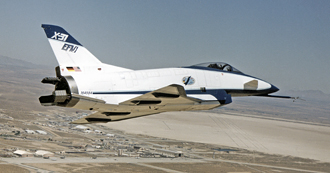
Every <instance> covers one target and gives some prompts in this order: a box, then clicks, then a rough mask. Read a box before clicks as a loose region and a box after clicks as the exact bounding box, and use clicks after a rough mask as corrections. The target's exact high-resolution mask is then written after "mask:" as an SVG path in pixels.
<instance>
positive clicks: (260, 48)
mask: <svg viewBox="0 0 330 173" xmlns="http://www.w3.org/2000/svg"><path fill="white" fill-rule="evenodd" d="M0 23H1V24H0V32H1V34H0V55H4V56H9V57H11V58H16V59H22V60H26V61H29V62H32V63H35V64H41V65H49V66H54V67H55V66H56V65H57V61H56V60H55V56H54V54H53V52H52V50H51V48H50V45H49V43H48V41H47V39H46V36H45V33H44V31H43V29H42V28H41V24H54V25H60V26H62V27H63V28H64V29H66V30H67V31H68V32H69V33H70V34H71V35H73V36H74V37H75V38H76V39H77V40H78V41H79V42H80V43H81V44H82V45H84V46H85V47H86V48H87V49H88V50H89V51H90V52H92V53H93V54H94V55H95V56H96V57H98V58H99V59H100V60H101V61H102V62H104V63H109V64H113V65H117V66H123V67H126V68H131V69H145V68H160V67H178V66H186V65H193V64H197V63H201V62H210V61H221V62H227V63H230V64H231V65H233V66H234V67H236V68H237V69H239V70H241V71H242V72H244V73H246V74H250V75H252V76H255V77H259V78H261V79H264V80H266V81H268V82H270V83H272V84H274V85H275V86H277V87H279V88H280V89H281V90H290V89H294V90H309V89H313V90H321V91H323V92H325V93H330V91H329V88H330V77H329V76H330V57H329V55H330V1H328V0H325V1H320V0H310V1H303V0H297V1H294V0H290V1H287V0H282V1H281V0H276V1H267V0H258V1H251V0H249V1H247V0H242V1H220V0H215V1H206V0H203V1H193V0H189V1H183V0H182V1H177V0H161V1H157V0H149V1H147V0H145V1H138V0H134V1H123V0H120V1H111V0H104V1H102V0H97V1H92V0H91V1H83V0H78V1H72V0H70V1H67V0H65V1H61V0H56V1H46V0H40V1H39V0H30V1H26V0H22V1H16V0H8V1H0Z"/></svg>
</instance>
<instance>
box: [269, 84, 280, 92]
mask: <svg viewBox="0 0 330 173" xmlns="http://www.w3.org/2000/svg"><path fill="white" fill-rule="evenodd" d="M278 90H279V89H278V88H277V87H276V86H275V85H272V84H271V87H270V89H269V93H274V92H277V91H278Z"/></svg>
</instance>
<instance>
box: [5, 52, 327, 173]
mask: <svg viewBox="0 0 330 173" xmlns="http://www.w3.org/2000/svg"><path fill="white" fill-rule="evenodd" d="M52 69H54V68H53V67H40V66H38V65H34V64H31V63H28V62H25V61H21V60H15V59H12V58H9V57H3V56H0V73H1V75H0V154H1V156H0V168H1V169H0V172H92V171H93V172H109V171H111V172H330V157H329V156H330V150H329V146H330V111H329V109H328V108H329V106H330V96H329V95H328V94H324V93H322V92H320V91H285V92H282V93H280V94H288V95H292V96H300V97H302V98H303V99H304V100H306V101H303V100H296V101H295V102H293V101H292V100H283V99H266V98H258V97H249V98H234V99H233V103H232V104H230V105H227V106H224V107H220V108H217V109H214V110H210V111H196V112H168V113H161V114H158V115H151V116H146V117H141V118H135V119H130V120H125V121H119V122H110V123H107V124H92V125H84V126H77V125H74V124H69V123H70V122H71V121H74V120H76V119H79V118H81V117H83V116H86V115H88V114H90V113H92V112H89V111H80V110H73V109H67V108H61V107H43V106H41V105H40V104H39V101H38V97H39V96H40V95H43V94H47V93H50V92H51V91H52V90H53V88H52V87H53V86H52V85H49V86H46V85H42V84H41V83H40V81H41V79H42V78H43V77H46V76H54V75H55V72H54V70H52ZM40 153H42V154H40Z"/></svg>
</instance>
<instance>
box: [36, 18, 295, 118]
mask: <svg viewBox="0 0 330 173" xmlns="http://www.w3.org/2000/svg"><path fill="white" fill-rule="evenodd" d="M42 28H43V29H44V31H45V33H46V35H47V38H48V41H49V43H50V45H51V47H52V49H53V51H54V54H55V56H56V59H57V61H58V63H59V66H57V67H56V68H55V71H56V77H46V78H44V79H43V80H42V81H41V82H42V83H49V84H53V85H55V90H54V91H53V93H52V95H48V96H41V97H40V98H39V101H40V103H41V104H42V105H44V106H53V105H56V106H62V107H70V108H76V109H83V110H92V111H95V113H93V114H91V115H88V116H86V117H84V118H82V119H79V120H76V121H74V122H72V123H75V124H87V123H107V122H110V121H118V120H124V119H129V118H135V117H140V116H145V115H151V114H157V113H161V112H168V111H193V110H208V109H213V108H216V107H219V106H223V105H226V104H229V103H231V102H232V99H231V97H236V96H268V97H281V98H291V97H287V96H271V95H268V94H270V93H273V92H276V91H278V90H279V89H278V88H277V87H275V86H274V85H272V84H270V83H268V82H266V81H264V80H261V79H258V78H255V77H253V76H250V75H247V74H244V73H242V72H241V71H239V70H237V69H236V68H234V67H233V66H231V65H229V64H227V63H221V62H210V63H202V64H197V65H192V66H185V67H175V68H161V69H147V70H131V69H127V68H122V67H118V66H114V65H109V64H104V63H102V62H101V61H99V60H98V59H97V58H96V57H95V56H94V55H93V54H91V53H90V52H89V51H88V50H87V49H86V48H85V47H83V46H82V45H81V44H80V43H79V42H78V41H77V40H76V39H75V38H74V37H72V35H70V34H69V33H68V32H67V31H65V30H64V29H63V28H61V27H59V26H55V25H46V24H43V25H42Z"/></svg>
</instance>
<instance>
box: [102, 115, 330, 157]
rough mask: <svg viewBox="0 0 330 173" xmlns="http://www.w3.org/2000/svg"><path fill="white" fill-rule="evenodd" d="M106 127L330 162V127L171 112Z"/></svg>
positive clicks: (263, 119)
mask: <svg viewBox="0 0 330 173" xmlns="http://www.w3.org/2000/svg"><path fill="white" fill-rule="evenodd" d="M105 126H107V127H109V128H112V129H118V130H122V131H124V132H127V133H134V134H145V135H150V136H155V137H162V138H169V139H177V140H184V141H191V142H200V143H209V144H218V145H225V146H230V147H237V148H243V149H248V150H251V151H260V152H265V153H269V154H280V155H285V156H287V155H291V156H296V157H302V158H309V159H315V160H319V161H322V162H330V127H329V126H326V125H318V124H314V125H313V124H308V123H307V124H306V123H302V122H298V121H297V122H296V121H294V120H288V121H287V120H284V119H265V118H264V117H257V116H250V115H246V114H232V113H221V114H220V113H211V112H167V113H161V114H158V115H151V116H146V117H141V118H136V119H130V120H125V121H120V122H111V123H107V124H105Z"/></svg>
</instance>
